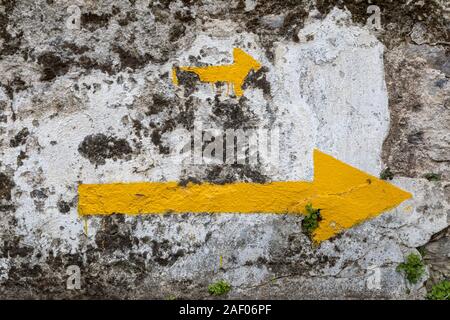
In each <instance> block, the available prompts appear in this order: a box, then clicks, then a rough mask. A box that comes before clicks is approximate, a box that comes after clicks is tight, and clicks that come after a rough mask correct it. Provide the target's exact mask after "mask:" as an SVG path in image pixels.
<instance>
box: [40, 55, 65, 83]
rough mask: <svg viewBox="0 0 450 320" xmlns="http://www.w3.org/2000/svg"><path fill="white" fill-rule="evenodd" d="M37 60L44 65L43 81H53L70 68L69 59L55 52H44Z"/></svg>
mask: <svg viewBox="0 0 450 320" xmlns="http://www.w3.org/2000/svg"><path fill="white" fill-rule="evenodd" d="M37 62H38V64H39V65H41V66H42V75H41V79H40V80H41V81H51V80H53V79H55V78H56V77H59V76H62V75H65V74H66V73H67V72H68V71H69V69H70V64H69V63H68V61H66V60H64V59H63V58H61V57H60V56H59V55H57V54H55V53H53V52H44V53H43V54H41V55H40V56H39V57H38V59H37Z"/></svg>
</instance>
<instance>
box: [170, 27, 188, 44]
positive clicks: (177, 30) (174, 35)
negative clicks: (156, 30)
mask: <svg viewBox="0 0 450 320" xmlns="http://www.w3.org/2000/svg"><path fill="white" fill-rule="evenodd" d="M185 31H186V27H185V26H184V25H183V24H175V25H174V26H172V28H170V31H169V41H171V42H174V41H177V40H178V39H180V38H181V37H182V36H183V35H184V33H185Z"/></svg>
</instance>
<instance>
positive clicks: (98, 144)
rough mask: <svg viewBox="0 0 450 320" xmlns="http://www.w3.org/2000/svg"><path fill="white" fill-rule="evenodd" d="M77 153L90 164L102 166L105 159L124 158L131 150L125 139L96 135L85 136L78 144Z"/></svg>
mask: <svg viewBox="0 0 450 320" xmlns="http://www.w3.org/2000/svg"><path fill="white" fill-rule="evenodd" d="M78 152H79V153H80V154H81V155H82V156H83V157H85V158H86V159H88V160H89V161H90V162H91V163H92V164H95V165H104V164H105V163H106V161H105V160H106V159H113V160H117V159H123V158H125V156H126V155H129V154H131V153H132V149H131V147H130V145H129V144H128V142H127V141H126V140H125V139H118V138H116V137H113V136H106V135H104V134H103V133H98V134H94V135H89V136H86V137H85V138H84V140H83V141H82V142H81V143H80V145H79V147H78Z"/></svg>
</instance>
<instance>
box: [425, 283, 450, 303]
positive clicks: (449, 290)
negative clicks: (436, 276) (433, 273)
mask: <svg viewBox="0 0 450 320" xmlns="http://www.w3.org/2000/svg"><path fill="white" fill-rule="evenodd" d="M427 299H428V300H450V281H448V280H444V281H441V282H439V283H437V284H435V285H434V286H433V287H432V288H431V291H430V292H428V294H427Z"/></svg>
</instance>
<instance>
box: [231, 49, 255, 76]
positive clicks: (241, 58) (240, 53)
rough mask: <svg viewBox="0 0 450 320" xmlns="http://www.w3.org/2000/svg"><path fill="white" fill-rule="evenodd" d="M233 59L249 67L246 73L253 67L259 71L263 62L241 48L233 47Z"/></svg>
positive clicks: (240, 64)
mask: <svg viewBox="0 0 450 320" xmlns="http://www.w3.org/2000/svg"><path fill="white" fill-rule="evenodd" d="M233 59H234V63H235V64H236V65H238V66H240V67H243V68H245V69H247V70H246V73H245V75H247V73H248V72H249V71H250V70H252V69H253V70H255V71H258V70H259V69H260V68H261V63H259V62H258V61H257V60H255V59H253V57H252V56H251V55H249V54H248V53H246V52H245V51H244V50H242V49H239V48H234V49H233Z"/></svg>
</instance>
